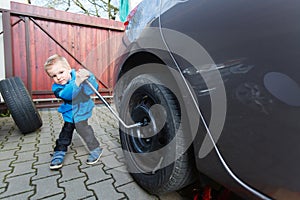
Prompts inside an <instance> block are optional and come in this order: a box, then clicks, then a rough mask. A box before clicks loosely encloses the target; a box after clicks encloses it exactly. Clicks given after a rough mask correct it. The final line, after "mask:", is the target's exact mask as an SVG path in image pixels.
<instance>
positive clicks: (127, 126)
mask: <svg viewBox="0 0 300 200" xmlns="http://www.w3.org/2000/svg"><path fill="white" fill-rule="evenodd" d="M85 82H86V83H87V84H88V85H89V86H90V88H91V89H92V90H93V91H94V92H95V94H96V95H97V96H98V97H99V99H100V100H101V101H102V102H103V103H104V105H105V106H106V107H107V108H108V109H109V111H110V112H111V113H112V114H113V115H114V116H115V117H116V118H117V120H118V121H119V122H121V124H122V125H123V126H124V127H125V128H127V129H128V128H134V127H138V126H143V123H141V122H138V123H136V124H132V125H127V124H125V122H124V121H123V120H122V119H121V118H120V117H119V115H118V114H117V113H116V111H115V110H114V109H113V108H112V107H111V106H110V105H109V103H108V102H107V101H106V100H105V99H104V97H103V96H102V95H101V94H100V93H99V92H98V90H96V88H95V87H94V86H93V85H92V84H91V82H89V81H88V80H85Z"/></svg>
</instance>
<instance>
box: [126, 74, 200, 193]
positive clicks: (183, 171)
mask: <svg viewBox="0 0 300 200" xmlns="http://www.w3.org/2000/svg"><path fill="white" fill-rule="evenodd" d="M120 105H121V106H120V117H121V118H122V119H124V121H125V122H126V123H127V124H130V123H137V122H142V123H144V125H145V123H151V121H152V124H148V125H149V127H147V126H142V127H136V128H131V129H126V128H120V139H121V145H122V149H123V152H124V156H125V160H126V164H127V168H128V170H129V173H130V174H131V175H132V177H133V178H134V180H135V181H136V182H137V183H138V184H139V185H140V186H141V187H143V188H144V189H145V190H147V191H148V192H150V193H152V194H163V193H167V192H171V191H175V190H179V189H181V188H183V187H185V186H187V185H188V184H190V183H191V182H192V181H193V180H194V178H196V177H195V163H194V159H193V158H194V156H193V151H192V148H188V147H187V148H186V150H184V152H183V153H180V150H182V149H184V148H185V147H186V145H189V144H187V141H186V138H187V137H183V134H178V132H181V131H182V129H181V128H180V123H181V113H180V106H179V102H178V100H177V98H176V97H175V95H174V94H173V93H172V92H171V91H170V90H169V89H167V88H166V87H165V86H163V85H162V84H160V83H159V81H158V80H157V79H156V78H155V77H153V76H151V75H146V74H144V75H139V76H137V77H136V78H134V79H133V80H132V81H130V83H129V84H128V86H127V88H126V89H125V91H124V94H123V98H122V100H121V103H120ZM155 105H159V107H160V108H163V109H160V108H158V109H156V111H158V113H157V114H156V115H155V114H154V113H153V111H151V107H152V106H155ZM162 110H163V111H162ZM159 112H161V113H159ZM161 115H165V120H161V119H158V120H157V118H159V117H158V116H161ZM155 118H156V119H155ZM161 121H163V122H164V123H163V124H159V123H161ZM155 124H158V125H155ZM120 127H122V126H121V124H120ZM153 127H161V128H160V129H159V131H157V133H156V134H152V135H151V133H150V132H151V131H152V132H153V130H154V129H155V128H153ZM143 128H144V129H143ZM147 128H149V129H151V130H150V132H148V131H147ZM156 130H158V129H156ZM147 134H148V135H149V137H148V136H147ZM141 135H142V136H141ZM178 135H179V136H178ZM160 150H161V151H160ZM178 154H180V155H178ZM170 158H171V159H170ZM162 159H163V161H162ZM164 160H166V161H164Z"/></svg>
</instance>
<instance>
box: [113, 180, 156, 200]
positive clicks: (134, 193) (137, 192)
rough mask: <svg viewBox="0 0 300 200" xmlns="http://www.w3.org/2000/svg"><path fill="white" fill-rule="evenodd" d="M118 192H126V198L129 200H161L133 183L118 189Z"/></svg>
mask: <svg viewBox="0 0 300 200" xmlns="http://www.w3.org/2000/svg"><path fill="white" fill-rule="evenodd" d="M117 190H118V191H120V192H124V193H125V194H126V196H127V197H128V199H130V200H140V199H147V200H157V199H159V198H158V197H156V196H153V195H150V194H148V193H146V192H145V191H144V190H143V189H142V188H140V187H139V186H138V185H137V184H136V183H135V182H131V183H128V184H126V185H123V186H121V187H118V188H117Z"/></svg>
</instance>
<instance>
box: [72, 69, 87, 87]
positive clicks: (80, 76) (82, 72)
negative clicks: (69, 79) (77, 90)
mask: <svg viewBox="0 0 300 200" xmlns="http://www.w3.org/2000/svg"><path fill="white" fill-rule="evenodd" d="M89 76H90V72H89V71H88V70H86V69H79V70H78V71H77V72H76V80H75V83H76V85H77V86H79V85H80V84H81V83H82V82H83V81H85V80H86V79H88V78H89Z"/></svg>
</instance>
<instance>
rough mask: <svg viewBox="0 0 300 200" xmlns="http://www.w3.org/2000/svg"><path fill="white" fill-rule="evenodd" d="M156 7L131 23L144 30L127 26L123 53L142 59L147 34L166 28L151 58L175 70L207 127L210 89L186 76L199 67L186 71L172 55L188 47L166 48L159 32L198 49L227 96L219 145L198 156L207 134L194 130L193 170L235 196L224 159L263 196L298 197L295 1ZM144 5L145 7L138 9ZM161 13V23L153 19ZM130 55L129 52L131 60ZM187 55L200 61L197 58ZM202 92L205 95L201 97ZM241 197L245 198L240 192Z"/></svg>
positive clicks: (299, 29)
mask: <svg viewBox="0 0 300 200" xmlns="http://www.w3.org/2000/svg"><path fill="white" fill-rule="evenodd" d="M153 2H155V3H153V4H151V5H152V6H153V7H151V8H152V10H151V13H150V14H149V15H146V16H145V18H143V15H142V13H148V12H150V9H147V8H149V6H148V7H147V6H146V7H143V5H142V6H141V7H142V8H143V9H142V10H141V13H140V15H137V16H136V20H140V24H142V26H138V27H136V28H137V29H138V30H135V28H134V27H130V26H132V25H133V24H134V23H133V24H131V25H129V27H128V30H127V31H126V32H127V35H128V36H129V42H128V44H130V46H127V48H129V49H137V50H138V51H140V52H143V51H144V50H145V49H147V48H140V46H139V45H138V44H139V42H140V41H139V38H140V37H143V38H151V34H149V32H147V29H144V27H146V28H147V27H152V28H158V27H159V26H161V28H162V29H165V30H162V31H161V34H162V35H163V36H164V37H162V38H161V37H160V36H159V35H158V36H155V37H153V38H154V39H157V40H158V43H162V44H163V43H165V47H163V45H162V47H161V48H162V49H160V51H157V50H156V49H153V51H150V53H153V54H154V55H156V56H157V57H159V58H160V59H161V60H162V61H163V62H167V63H168V65H171V66H179V67H180V69H181V71H182V72H183V74H184V75H185V78H186V79H187V80H188V82H189V83H190V84H191V88H193V89H194V92H195V94H196V96H197V101H198V105H199V108H200V110H201V112H202V114H203V116H204V123H206V125H207V126H208V127H209V123H210V121H211V120H212V119H211V118H210V117H211V99H210V93H211V92H210V91H208V92H205V93H201V91H204V90H205V89H210V88H207V83H205V80H204V82H203V80H202V78H201V74H199V73H198V74H197V73H196V72H195V73H190V71H191V70H189V67H191V68H195V67H196V68H197V69H198V68H199V67H200V68H201V67H203V66H191V65H189V64H191V63H189V62H188V60H184V59H180V55H177V54H176V53H175V52H184V51H188V47H185V46H180V45H179V44H178V43H176V42H170V41H172V40H169V39H168V37H169V36H168V34H164V33H166V32H168V30H172V31H176V32H178V33H182V34H184V35H186V36H187V37H190V38H191V39H192V40H194V41H195V42H197V43H198V44H199V45H201V46H202V47H203V49H205V51H206V52H207V54H208V55H209V57H210V58H211V59H212V60H213V62H214V63H213V64H214V67H215V68H214V70H215V69H217V71H218V73H219V74H220V75H221V77H222V81H223V84H224V88H225V91H226V99H224V101H225V102H226V118H225V121H224V127H223V129H222V133H221V134H220V135H219V136H218V138H215V139H216V140H215V142H216V146H215V147H214V146H213V144H211V145H212V147H213V148H211V151H210V152H208V153H207V154H205V155H204V156H199V150H200V149H201V146H202V145H203V140H204V138H205V136H207V134H208V133H206V130H201V131H199V133H198V136H197V137H196V139H195V141H194V147H195V155H196V162H197V167H198V170H199V171H200V172H202V173H204V174H206V175H207V176H209V177H211V178H213V179H214V180H216V181H217V182H219V183H222V184H223V185H225V186H227V187H229V188H231V189H233V190H235V191H236V192H237V193H239V191H238V190H239V189H240V188H239V186H238V185H239V182H236V180H235V179H234V177H232V175H231V174H230V173H229V172H228V169H226V168H225V166H224V163H223V164H222V162H221V161H222V160H221V159H224V162H225V163H226V167H228V168H229V169H230V170H231V171H232V172H233V173H234V174H235V175H236V176H237V178H238V179H239V180H241V181H242V182H244V183H245V184H247V185H249V186H251V187H252V188H254V189H255V190H257V191H259V192H261V193H262V194H266V195H268V196H270V197H272V198H280V197H282V196H281V195H285V196H286V197H290V199H293V198H299V192H300V183H299V181H298V177H300V172H299V170H298V169H299V168H300V161H299V160H298V159H297V158H298V155H300V148H299V144H298V142H299V141H300V135H299V132H300V123H298V117H299V115H300V87H299V85H300V82H299V80H300V73H299V66H300V40H299V37H300V23H299V19H300V12H299V10H300V2H299V1H295V0H287V1H283V0H265V1H256V0H255V1H246V0H240V1H237V0H228V1H226V2H224V1H221V0H210V1H207V0H187V1H184V0H173V1H166V0H162V2H160V1H153ZM147 3H148V4H149V3H150V1H147V0H144V1H143V2H142V4H145V5H146V4H147ZM159 5H162V6H163V7H162V8H160V7H159ZM160 12H161V15H160V18H157V17H158V16H159V14H160ZM151 14H152V15H151ZM145 22H146V23H145ZM141 28H142V29H141ZM164 31H165V32H164ZM135 47H137V48H135ZM154 47H155V45H154ZM178 48H182V49H181V50H182V51H180V50H178ZM148 50H149V49H147V50H146V51H148ZM168 51H170V52H168ZM161 52H163V53H161ZM166 52H168V53H170V56H169V55H168V53H166ZM135 53H137V52H135V51H134V53H132V52H130V54H129V56H128V57H130V55H131V54H135ZM187 53H194V54H195V55H197V54H196V52H187ZM162 55H163V56H162ZM172 62H173V63H172ZM209 64H212V63H209ZM121 66H122V65H120V67H121ZM187 72H189V73H187ZM195 77H196V78H195ZM197 78H199V80H197ZM194 79H196V81H195V80H194ZM212 81H214V79H213V78H212ZM199 87H202V88H201V89H200V90H199ZM197 90H199V91H197ZM216 90H218V88H217V89H216ZM199 117H200V116H199ZM202 128H203V127H200V129H202ZM214 148H218V149H214ZM216 150H217V151H216ZM218 152H219V153H220V154H218ZM220 156H221V158H220ZM240 193H244V195H245V196H246V197H247V196H248V197H249V194H246V193H245V191H244V192H240ZM250 198H251V197H250Z"/></svg>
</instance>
